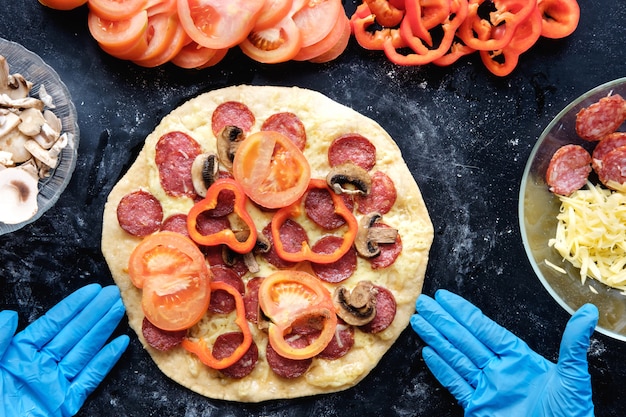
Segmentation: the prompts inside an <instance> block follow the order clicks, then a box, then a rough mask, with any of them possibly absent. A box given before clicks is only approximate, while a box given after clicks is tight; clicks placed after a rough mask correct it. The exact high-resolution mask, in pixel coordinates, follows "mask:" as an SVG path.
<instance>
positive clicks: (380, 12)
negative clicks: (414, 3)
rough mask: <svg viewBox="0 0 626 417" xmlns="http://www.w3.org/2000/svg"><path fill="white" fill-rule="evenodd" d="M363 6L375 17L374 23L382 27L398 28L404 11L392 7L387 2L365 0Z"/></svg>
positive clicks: (385, 0) (384, 0) (382, 0)
mask: <svg viewBox="0 0 626 417" xmlns="http://www.w3.org/2000/svg"><path fill="white" fill-rule="evenodd" d="M365 4H367V5H368V7H369V9H370V10H371V11H372V13H373V14H374V15H375V16H376V22H378V24H380V25H381V26H383V27H387V28H392V27H394V26H398V25H399V24H400V22H401V21H402V18H403V17H404V10H402V9H398V8H396V7H394V6H393V5H392V4H391V3H390V2H389V1H387V0H365Z"/></svg>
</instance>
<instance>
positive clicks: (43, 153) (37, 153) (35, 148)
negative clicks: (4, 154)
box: [24, 139, 59, 168]
mask: <svg viewBox="0 0 626 417" xmlns="http://www.w3.org/2000/svg"><path fill="white" fill-rule="evenodd" d="M24 147H25V148H26V150H27V151H28V152H30V154H31V155H32V156H33V158H35V159H37V160H39V161H41V162H43V163H44V164H46V165H47V166H49V167H50V168H54V167H56V166H57V163H58V162H59V159H58V157H56V156H52V155H50V153H49V152H48V151H47V150H46V149H44V148H42V147H41V146H39V144H38V143H37V142H36V141H35V140H34V139H30V140H27V141H26V143H24Z"/></svg>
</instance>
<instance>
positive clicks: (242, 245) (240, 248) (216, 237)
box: [187, 178, 257, 253]
mask: <svg viewBox="0 0 626 417" xmlns="http://www.w3.org/2000/svg"><path fill="white" fill-rule="evenodd" d="M226 190H229V191H232V192H233V193H234V195H235V204H234V213H235V214H236V215H237V216H239V218H241V219H242V220H243V221H244V223H245V224H246V225H247V227H248V229H249V233H248V235H247V237H246V239H245V240H244V241H240V240H239V239H238V238H237V235H236V234H235V232H234V231H233V230H232V229H230V228H229V229H223V230H220V231H219V232H216V233H212V234H208V235H204V234H201V233H200V231H198V228H197V224H198V216H200V215H201V214H202V213H204V212H205V211H208V210H211V209H214V208H215V207H216V206H217V203H218V198H219V195H220V193H221V192H222V191H226ZM247 201H248V197H247V196H246V194H245V193H244V191H243V189H242V188H241V185H239V184H238V183H237V182H236V181H235V180H233V179H232V178H220V179H218V180H217V181H215V182H214V183H213V184H212V185H211V186H210V187H209V189H208V190H207V193H206V197H205V198H204V199H202V200H200V201H199V202H197V203H196V204H195V205H194V206H193V207H192V208H191V210H190V211H189V213H188V214H187V231H188V232H189V236H190V237H191V239H193V241H194V242H196V243H198V244H200V245H204V246H216V245H221V244H224V245H227V246H228V247H229V248H231V249H232V250H234V251H235V252H238V253H248V252H250V251H251V250H252V249H253V248H254V245H255V244H256V241H257V230H256V226H255V224H254V220H252V217H251V216H250V214H249V213H248V211H247V210H246V203H247Z"/></svg>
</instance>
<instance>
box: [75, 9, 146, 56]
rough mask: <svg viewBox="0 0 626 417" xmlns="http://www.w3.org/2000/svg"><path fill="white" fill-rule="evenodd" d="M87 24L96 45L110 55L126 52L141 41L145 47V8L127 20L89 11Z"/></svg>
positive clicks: (120, 54)
mask: <svg viewBox="0 0 626 417" xmlns="http://www.w3.org/2000/svg"><path fill="white" fill-rule="evenodd" d="M87 25H88V27H89V32H90V33H91V36H93V38H94V39H95V40H96V42H98V45H100V47H101V48H102V49H104V50H105V51H106V52H107V53H109V54H111V55H114V56H118V55H119V56H122V55H124V54H127V53H128V52H129V51H132V50H133V48H134V47H135V45H138V44H140V43H141V42H142V41H143V43H144V44H145V45H146V47H147V42H146V29H147V28H148V13H147V12H146V11H145V10H143V11H141V12H139V13H137V14H135V15H134V16H133V17H131V18H130V19H127V20H106V19H103V18H101V17H100V16H98V15H97V14H95V13H93V12H89V14H88V16H87ZM119 56H118V57H119Z"/></svg>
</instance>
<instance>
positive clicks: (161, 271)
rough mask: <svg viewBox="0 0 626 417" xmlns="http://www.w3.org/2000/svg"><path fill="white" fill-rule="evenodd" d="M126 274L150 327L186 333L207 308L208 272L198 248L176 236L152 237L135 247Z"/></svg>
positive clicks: (189, 240)
mask: <svg viewBox="0 0 626 417" xmlns="http://www.w3.org/2000/svg"><path fill="white" fill-rule="evenodd" d="M128 274H129V276H130V279H131V281H132V282H133V284H134V285H135V286H136V287H137V288H141V289H142V290H143V291H142V298H141V306H142V308H143V311H144V313H145V315H146V317H147V318H148V320H150V322H151V323H152V324H154V325H155V326H157V327H158V328H160V329H163V330H169V331H176V330H184V329H188V328H190V327H191V326H193V325H194V324H196V323H197V322H198V321H199V320H200V319H201V318H202V317H203V316H204V314H205V313H206V310H207V308H208V306H209V302H210V296H211V288H210V274H209V268H208V266H207V264H206V262H205V259H204V255H203V253H202V252H200V249H198V246H197V245H196V244H195V243H194V242H193V241H192V240H191V239H189V238H187V237H185V236H183V235H182V234H180V233H175V232H167V231H164V232H158V233H155V234H152V235H150V236H148V237H146V238H144V240H142V241H141V243H139V245H137V247H136V248H135V250H134V251H133V252H132V253H131V256H130V260H129V262H128Z"/></svg>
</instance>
